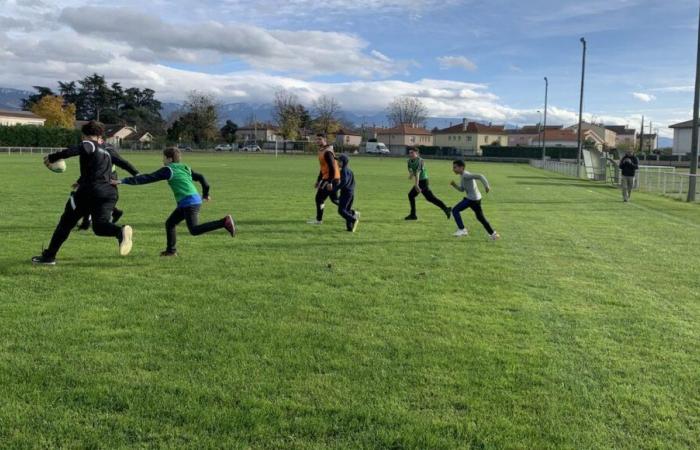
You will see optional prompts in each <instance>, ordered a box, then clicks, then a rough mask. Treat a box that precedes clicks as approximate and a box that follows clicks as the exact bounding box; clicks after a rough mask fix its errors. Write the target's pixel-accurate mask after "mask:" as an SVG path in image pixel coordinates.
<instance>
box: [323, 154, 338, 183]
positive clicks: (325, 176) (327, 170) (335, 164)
mask: <svg viewBox="0 0 700 450" xmlns="http://www.w3.org/2000/svg"><path fill="white" fill-rule="evenodd" d="M326 152H330V153H331V155H333V170H334V173H335V175H334V176H333V179H334V180H336V181H340V169H338V161H336V160H335V153H333V150H326V151H324V152H320V153H319V154H318V162H319V164H321V175H322V177H323V179H324V180H326V181H329V180H330V173H331V171H330V167H328V163H327V162H326V158H325V155H326Z"/></svg>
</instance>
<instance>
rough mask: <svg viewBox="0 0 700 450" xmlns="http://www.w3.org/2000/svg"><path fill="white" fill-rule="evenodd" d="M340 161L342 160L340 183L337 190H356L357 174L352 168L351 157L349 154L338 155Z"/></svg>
mask: <svg viewBox="0 0 700 450" xmlns="http://www.w3.org/2000/svg"><path fill="white" fill-rule="evenodd" d="M337 159H338V161H340V165H341V169H340V184H338V186H337V188H336V190H340V191H344V192H354V191H355V175H354V174H353V173H352V170H350V158H348V155H345V154H343V155H340V156H338V158H337Z"/></svg>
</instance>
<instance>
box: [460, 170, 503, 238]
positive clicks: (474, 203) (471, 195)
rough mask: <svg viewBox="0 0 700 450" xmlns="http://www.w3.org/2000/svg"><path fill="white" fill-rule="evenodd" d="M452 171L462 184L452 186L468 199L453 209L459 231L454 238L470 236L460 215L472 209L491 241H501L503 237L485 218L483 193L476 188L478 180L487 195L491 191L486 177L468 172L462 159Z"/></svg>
mask: <svg viewBox="0 0 700 450" xmlns="http://www.w3.org/2000/svg"><path fill="white" fill-rule="evenodd" d="M452 170H453V171H454V173H455V174H457V175H459V178H460V183H459V184H457V183H455V182H454V181H451V182H450V185H451V186H452V187H453V188H455V189H457V190H458V191H460V192H465V193H466V197H464V199H463V200H462V201H461V202H459V203H457V204H456V205H455V206H454V207H452V217H454V218H455V222H457V231H456V232H455V233H454V236H456V237H461V236H467V235H468V234H469V232H468V231H467V229H466V228H465V227H464V222H463V221H462V216H461V214H460V213H461V212H462V211H464V210H465V209H468V208H471V209H472V210H473V211H474V214H475V215H476V219H477V220H478V221H479V222H481V224H482V225H483V226H484V228H485V229H486V232H487V233H488V234H489V239H491V240H493V241H495V240H497V239H499V238H500V237H501V236H500V235H499V234H498V233H497V232H496V231H495V230H494V229H493V228H491V224H490V223H489V221H488V220H486V217H484V212H483V211H482V210H481V192H479V188H478V187H477V186H476V180H479V181H481V184H483V185H484V190H486V193H488V192H489V191H490V190H491V186H489V182H488V180H487V179H486V177H485V176H483V175H481V174H478V173H469V172H467V171H466V169H465V167H464V161H462V160H461V159H458V160H456V161H454V162H453V163H452Z"/></svg>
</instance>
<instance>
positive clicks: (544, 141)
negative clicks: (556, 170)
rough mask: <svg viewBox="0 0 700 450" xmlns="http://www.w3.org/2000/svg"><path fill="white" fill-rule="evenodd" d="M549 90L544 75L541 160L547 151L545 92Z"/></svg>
mask: <svg viewBox="0 0 700 450" xmlns="http://www.w3.org/2000/svg"><path fill="white" fill-rule="evenodd" d="M548 92H549V80H548V79H547V77H544V131H542V161H543V162H544V160H545V157H546V153H547V94H548Z"/></svg>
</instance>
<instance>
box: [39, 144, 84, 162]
mask: <svg viewBox="0 0 700 450" xmlns="http://www.w3.org/2000/svg"><path fill="white" fill-rule="evenodd" d="M80 150H81V146H80V145H76V146H72V147H68V148H67V149H65V150H61V151H60V152H55V153H50V154H48V155H46V156H44V164H46V165H49V164H53V163H55V162H56V161H58V160H60V159H67V158H72V157H74V156H78V155H80Z"/></svg>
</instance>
